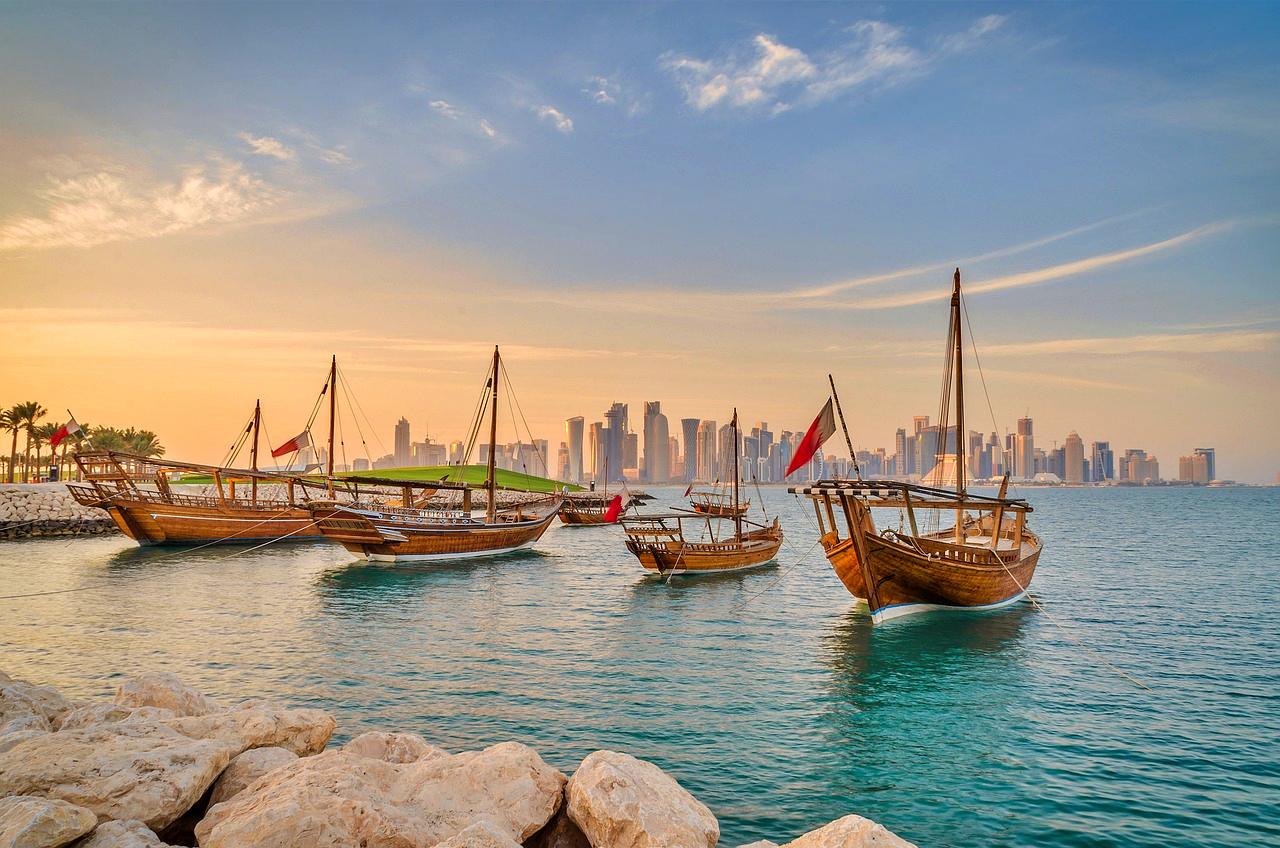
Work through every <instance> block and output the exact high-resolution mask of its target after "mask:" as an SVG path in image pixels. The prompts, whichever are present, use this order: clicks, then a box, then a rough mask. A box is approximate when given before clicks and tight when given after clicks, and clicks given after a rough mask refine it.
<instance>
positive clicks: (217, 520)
mask: <svg viewBox="0 0 1280 848" xmlns="http://www.w3.org/2000/svg"><path fill="white" fill-rule="evenodd" d="M72 494H73V495H76V498H77V500H80V501H81V503H86V501H85V500H83V499H82V498H81V496H80V494H79V493H77V492H76V491H75V490H74V489H73V490H72ZM91 500H92V502H89V503H86V505H89V506H96V507H98V508H99V509H103V510H105V511H106V512H107V514H108V515H110V516H111V520H112V521H114V522H115V524H116V526H117V527H119V528H120V532H122V533H124V534H125V535H126V536H128V537H129V538H130V539H133V540H134V541H135V542H137V543H138V544H140V545H144V546H150V545H209V544H226V545H234V544H246V543H250V542H265V541H272V540H278V541H294V540H297V541H305V540H312V541H314V540H315V539H317V538H319V537H320V535H321V534H320V531H319V530H318V529H316V527H315V526H314V524H313V519H312V518H311V513H310V512H309V511H308V510H307V509H306V508H305V507H298V506H273V507H262V506H258V507H253V506H250V505H243V506H237V505H223V504H222V503H220V502H219V501H218V500H217V499H216V498H209V499H207V501H208V502H207V503H193V502H192V501H195V500H196V499H195V498H191V497H184V498H183V500H184V501H186V502H184V503H171V502H168V503H167V502H164V501H160V500H142V499H138V500H135V499H132V498H128V497H123V496H114V497H110V498H107V499H106V500H102V499H99V498H96V497H93V498H92V499H91Z"/></svg>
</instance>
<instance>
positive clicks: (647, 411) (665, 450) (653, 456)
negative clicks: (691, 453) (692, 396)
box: [644, 400, 671, 483]
mask: <svg viewBox="0 0 1280 848" xmlns="http://www.w3.org/2000/svg"><path fill="white" fill-rule="evenodd" d="M669 439H670V433H669V432H668V430H667V416H665V415H663V414H662V402H661V401H656V400H651V401H646V402H645V405H644V476H645V479H646V480H649V481H650V482H653V483H665V482H667V481H668V480H670V479H671V444H670V442H669Z"/></svg>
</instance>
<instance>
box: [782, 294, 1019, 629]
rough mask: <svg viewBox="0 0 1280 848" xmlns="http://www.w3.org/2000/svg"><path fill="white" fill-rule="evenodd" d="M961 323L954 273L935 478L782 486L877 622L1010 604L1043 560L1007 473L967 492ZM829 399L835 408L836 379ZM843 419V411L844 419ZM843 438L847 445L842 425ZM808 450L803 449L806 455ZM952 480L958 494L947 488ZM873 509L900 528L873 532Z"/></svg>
mask: <svg viewBox="0 0 1280 848" xmlns="http://www.w3.org/2000/svg"><path fill="white" fill-rule="evenodd" d="M963 320H964V319H963V316H962V313H961V294H960V270H959V269H956V273H955V287H954V289H953V290H952V295H951V320H950V327H949V329H948V331H947V332H948V335H947V362H946V366H947V367H946V371H945V377H944V379H943V390H942V391H943V395H942V397H943V404H942V409H943V410H944V420H943V422H942V424H941V426H940V427H939V433H940V434H942V435H941V436H940V438H939V450H940V451H941V452H944V453H945V451H946V443H947V432H948V428H947V422H946V421H945V415H946V412H947V411H949V403H948V402H947V399H948V398H949V396H950V393H951V391H952V389H953V388H954V391H955V412H956V420H955V433H956V439H955V443H954V444H955V447H956V449H955V450H954V453H953V454H952V455H944V456H943V457H942V461H941V462H939V463H938V464H937V466H936V467H935V468H936V471H935V473H933V474H931V475H927V476H926V479H927V480H929V482H930V483H932V485H921V484H914V483H902V482H898V481H895V480H862V479H861V475H860V474H858V475H857V476H858V479H857V480H822V481H819V482H817V483H813V484H811V485H805V486H795V487H792V488H790V489H789V491H791V492H792V493H795V494H801V495H805V496H806V497H808V498H809V499H810V500H811V501H813V507H814V514H815V515H816V516H817V519H818V527H819V531H820V534H821V542H822V546H823V548H824V549H825V550H826V554H827V559H828V560H829V561H830V562H831V566H832V568H833V569H835V572H836V575H837V576H839V578H840V580H841V582H843V583H844V585H845V587H846V588H847V589H848V590H849V591H850V592H851V593H852V594H853V596H854V597H855V598H857V599H858V600H860V601H864V602H865V603H866V604H867V606H868V608H869V609H870V610H871V616H872V619H873V621H875V622H876V623H879V622H882V621H886V620H888V619H891V618H896V617H899V616H903V615H910V614H912V613H916V612H922V611H924V610H929V609H937V608H945V607H959V608H964V609H971V610H980V609H994V608H997V607H1001V606H1005V605H1007V604H1011V603H1014V602H1016V601H1018V600H1020V599H1021V598H1023V597H1024V596H1025V595H1026V594H1027V591H1028V587H1029V586H1030V585H1031V579H1032V577H1033V576H1034V575H1035V570H1036V563H1037V562H1038V561H1039V559H1040V552H1041V550H1042V544H1041V541H1040V538H1039V537H1038V536H1036V535H1035V534H1034V533H1032V532H1031V531H1030V530H1029V529H1028V528H1027V521H1026V519H1027V514H1028V513H1030V512H1031V506H1030V505H1029V504H1028V503H1027V502H1026V501H1025V500H1020V499H1017V498H1009V497H1007V494H1008V485H1009V478H1008V475H1006V476H1005V478H1004V481H1003V482H1002V483H1001V485H1000V491H999V493H998V494H997V495H996V496H995V497H987V496H981V495H974V494H971V493H970V492H968V491H967V489H966V485H965V483H966V477H967V469H966V464H967V462H966V453H967V451H965V449H964V445H965V443H966V441H967V440H966V435H965V429H964V370H963V348H962V337H961V324H962V322H963ZM832 396H833V399H834V400H835V401H836V407H837V409H839V398H838V397H835V384H834V382H833V383H832ZM830 407H831V402H830V401H828V402H827V407H826V408H825V409H824V411H823V414H820V415H819V416H818V419H817V420H815V421H814V425H813V427H811V428H810V431H809V433H808V434H806V436H805V440H804V443H803V444H805V445H806V446H808V445H810V444H811V445H812V448H816V447H817V445H819V444H821V442H823V441H825V440H826V439H827V438H828V437H829V436H830V435H831V433H832V432H834V423H833V422H832V421H831V416H830ZM843 418H844V416H843V414H842V415H841V421H842V422H843ZM845 433H846V439H847V438H848V431H847V429H846V431H845ZM812 448H808V447H806V449H807V450H808V453H809V455H812V453H813V449H812ZM850 451H851V452H852V445H850ZM800 455H801V452H800V451H797V456H800ZM806 461H807V460H806ZM793 464H794V463H793ZM855 468H856V466H855ZM855 473H856V471H855ZM952 479H954V481H955V488H954V489H948V488H944V486H946V485H947V484H948V483H949V482H950V481H951V480H952ZM873 509H895V510H897V511H898V516H899V521H898V526H897V528H896V529H890V528H884V529H879V530H877V528H876V522H875V516H873V514H872V510H873ZM922 512H923V513H924V516H923V517H922V516H921V513H922ZM951 514H954V525H953V526H951V527H946V528H942V529H937V527H936V525H937V524H939V523H941V518H942V516H943V515H951ZM904 522H905V524H904ZM931 524H932V525H934V526H933V527H931V526H930V525H931Z"/></svg>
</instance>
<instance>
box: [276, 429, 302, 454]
mask: <svg viewBox="0 0 1280 848" xmlns="http://www.w3.org/2000/svg"><path fill="white" fill-rule="evenodd" d="M310 445H311V435H310V434H309V433H308V432H307V431H306V430H303V431H302V432H301V433H299V434H298V435H296V436H294V437H293V438H292V439H290V440H289V441H287V442H285V443H284V444H283V445H281V446H280V447H278V448H276V449H275V450H273V451H272V452H271V456H273V457H281V456H284V455H285V454H287V453H293V452H294V451H300V450H302V449H303V448H305V447H309V446H310Z"/></svg>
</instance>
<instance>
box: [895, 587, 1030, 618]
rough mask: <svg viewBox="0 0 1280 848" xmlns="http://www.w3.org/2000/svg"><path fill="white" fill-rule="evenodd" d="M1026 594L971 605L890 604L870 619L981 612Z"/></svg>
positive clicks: (1002, 605)
mask: <svg viewBox="0 0 1280 848" xmlns="http://www.w3.org/2000/svg"><path fill="white" fill-rule="evenodd" d="M1026 596H1027V593H1026V592H1018V594H1016V595H1013V596H1012V597H1009V598H1005V599H1004V600H1003V601H996V602H995V603H994V604H980V605H978V606H972V607H961V606H954V605H952V604H890V605H889V606H887V607H881V608H880V609H878V610H876V611H875V612H873V613H872V614H871V620H872V621H873V622H875V623H876V624H880V623H882V622H885V621H889V620H891V619H895V618H902V617H903V616H908V615H915V614H916V613H920V612H929V611H930V610H965V611H971V612H982V611H983V610H993V609H1000V608H1001V607H1007V606H1009V605H1010V604H1015V603H1017V602H1018V601H1020V600H1022V599H1023V598H1025V597H1026Z"/></svg>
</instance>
